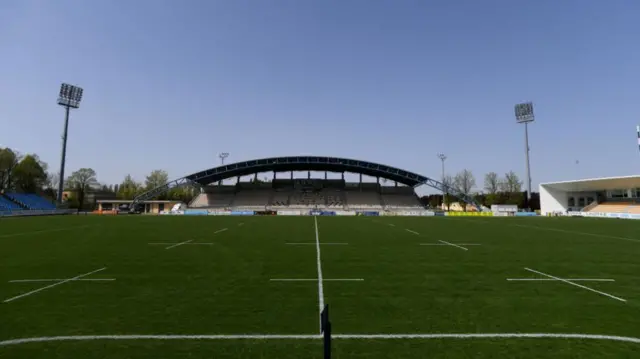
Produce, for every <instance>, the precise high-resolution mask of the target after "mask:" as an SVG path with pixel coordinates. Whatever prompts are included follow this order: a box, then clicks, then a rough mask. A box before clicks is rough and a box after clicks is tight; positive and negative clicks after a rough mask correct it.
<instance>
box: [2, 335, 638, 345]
mask: <svg viewBox="0 0 640 359" xmlns="http://www.w3.org/2000/svg"><path fill="white" fill-rule="evenodd" d="M322 338H323V337H322V335H318V334H301V335H295V334H294V335H291V334H237V335H224V334H222V335H69V336H53V337H32V338H20V339H9V340H3V341H0V346H8V345H18V344H26V343H44V342H58V341H91V340H320V339H322ZM332 338H333V339H340V340H372V339H374V340H380V339H384V340H399V339H462V340H465V339H580V340H585V339H589V340H608V341H615V342H626V343H634V344H640V338H635V337H622V336H616V335H599V334H573V333H456V334H449V333H442V334H439V333H434V334H334V335H333V336H332Z"/></svg>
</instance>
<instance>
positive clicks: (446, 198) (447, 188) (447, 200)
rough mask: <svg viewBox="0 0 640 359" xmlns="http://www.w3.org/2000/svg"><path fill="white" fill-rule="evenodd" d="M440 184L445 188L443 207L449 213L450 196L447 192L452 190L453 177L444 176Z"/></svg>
mask: <svg viewBox="0 0 640 359" xmlns="http://www.w3.org/2000/svg"><path fill="white" fill-rule="evenodd" d="M442 184H443V185H444V188H445V190H444V192H445V196H444V203H443V205H445V206H447V211H450V210H451V195H450V194H449V191H450V190H451V189H453V188H454V179H453V177H452V176H451V175H446V176H444V178H443V179H442ZM443 207H444V206H443ZM443 209H444V208H443Z"/></svg>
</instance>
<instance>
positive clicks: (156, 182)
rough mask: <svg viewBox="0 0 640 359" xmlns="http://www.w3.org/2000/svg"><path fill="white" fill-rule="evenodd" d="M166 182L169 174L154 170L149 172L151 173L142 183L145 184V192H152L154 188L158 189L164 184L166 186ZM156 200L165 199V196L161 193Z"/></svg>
mask: <svg viewBox="0 0 640 359" xmlns="http://www.w3.org/2000/svg"><path fill="white" fill-rule="evenodd" d="M167 182H169V174H168V173H167V171H163V170H154V171H151V173H150V174H149V175H148V176H147V177H146V179H145V181H144V183H145V190H147V191H148V190H152V189H154V188H156V187H160V186H162V185H164V184H166V183H167ZM158 199H167V194H166V193H163V194H161V195H160V196H158Z"/></svg>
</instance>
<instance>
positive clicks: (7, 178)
mask: <svg viewBox="0 0 640 359" xmlns="http://www.w3.org/2000/svg"><path fill="white" fill-rule="evenodd" d="M19 162H20V154H18V153H17V152H15V151H13V150H12V149H10V148H0V190H3V189H13V181H12V175H13V170H14V169H15V168H16V166H17V165H18V163H19Z"/></svg>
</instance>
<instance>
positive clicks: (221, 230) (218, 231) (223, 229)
mask: <svg viewBox="0 0 640 359" xmlns="http://www.w3.org/2000/svg"><path fill="white" fill-rule="evenodd" d="M228 229H229V228H222V229H218V230H217V231H215V232H213V234H216V233H220V232H224V231H226V230H228Z"/></svg>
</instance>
